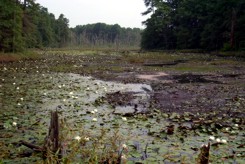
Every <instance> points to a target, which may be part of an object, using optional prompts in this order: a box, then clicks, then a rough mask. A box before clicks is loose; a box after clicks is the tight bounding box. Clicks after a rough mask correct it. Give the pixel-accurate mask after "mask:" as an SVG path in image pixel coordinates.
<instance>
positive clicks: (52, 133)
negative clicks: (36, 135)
mask: <svg viewBox="0 0 245 164" xmlns="http://www.w3.org/2000/svg"><path fill="white" fill-rule="evenodd" d="M20 144H22V145H24V146H26V147H29V148H31V149H32V150H34V151H36V152H42V153H43V158H44V159H47V160H50V161H51V162H52V163H59V160H60V159H61V158H62V155H61V152H62V150H61V146H60V145H61V144H60V142H59V117H58V112H57V111H55V112H51V120H50V126H49V132H48V136H47V137H46V138H45V140H44V145H43V146H42V147H40V146H36V145H33V144H31V143H28V142H26V141H20ZM55 161H56V162H55Z"/></svg>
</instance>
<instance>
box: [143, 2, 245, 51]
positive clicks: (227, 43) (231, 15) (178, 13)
mask: <svg viewBox="0 0 245 164" xmlns="http://www.w3.org/2000/svg"><path fill="white" fill-rule="evenodd" d="M144 3H145V6H146V7H147V10H146V11H145V12H144V13H143V15H147V14H151V17H150V18H149V19H147V20H146V21H145V22H144V24H145V25H146V29H145V30H144V32H143V34H142V41H141V46H142V48H144V49H206V50H220V49H224V50H239V49H243V50H244V49H245V30H244V29H245V1H244V0H144Z"/></svg>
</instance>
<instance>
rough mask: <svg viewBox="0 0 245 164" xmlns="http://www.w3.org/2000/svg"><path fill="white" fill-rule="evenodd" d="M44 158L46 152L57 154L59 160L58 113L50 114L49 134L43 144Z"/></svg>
mask: <svg viewBox="0 0 245 164" xmlns="http://www.w3.org/2000/svg"><path fill="white" fill-rule="evenodd" d="M43 147H44V150H45V151H44V157H45V156H46V155H47V153H48V152H51V153H52V154H57V155H58V158H59V159H60V158H61V153H60V152H61V146H60V143H59V117H58V112H57V111H55V112H51V120H50V125H49V133H48V136H47V137H46V138H45V142H44V146H43Z"/></svg>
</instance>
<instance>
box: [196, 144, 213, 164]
mask: <svg viewBox="0 0 245 164" xmlns="http://www.w3.org/2000/svg"><path fill="white" fill-rule="evenodd" d="M209 150H210V143H208V145H203V146H202V147H201V149H200V151H201V152H200V154H199V155H198V161H197V163H198V164H208V163H209Z"/></svg>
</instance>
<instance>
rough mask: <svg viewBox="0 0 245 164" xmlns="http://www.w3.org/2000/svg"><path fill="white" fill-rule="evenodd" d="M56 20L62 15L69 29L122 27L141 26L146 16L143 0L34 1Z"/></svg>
mask: <svg viewBox="0 0 245 164" xmlns="http://www.w3.org/2000/svg"><path fill="white" fill-rule="evenodd" d="M36 2H37V3H39V4H40V5H41V6H43V7H46V8H48V11H49V12H50V13H53V14H55V16H56V18H57V17H58V16H59V15H60V14H61V13H62V14H64V15H65V17H66V18H67V19H69V25H70V27H75V26H76V25H86V24H92V23H98V22H102V23H106V24H116V23H117V24H119V25H120V26H122V27H131V28H133V27H138V28H144V26H142V21H144V20H146V19H147V16H142V15H141V13H142V12H144V11H145V10H146V7H145V6H144V1H143V0H36Z"/></svg>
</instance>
